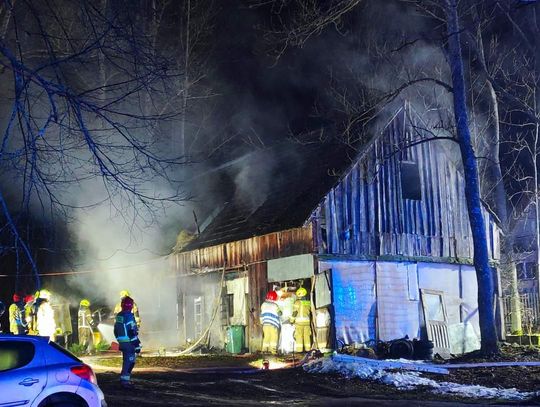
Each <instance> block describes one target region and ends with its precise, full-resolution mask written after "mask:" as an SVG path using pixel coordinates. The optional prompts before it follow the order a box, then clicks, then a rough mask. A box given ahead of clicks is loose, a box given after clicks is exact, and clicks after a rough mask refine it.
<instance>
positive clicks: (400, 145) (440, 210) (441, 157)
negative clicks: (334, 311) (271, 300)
mask: <svg viewBox="0 0 540 407" xmlns="http://www.w3.org/2000/svg"><path fill="white" fill-rule="evenodd" d="M422 132H423V130H422V125H421V123H419V121H418V120H415V118H414V117H413V116H412V115H411V114H410V113H409V111H408V109H406V108H403V109H402V110H401V111H400V112H399V113H398V114H397V115H396V116H395V117H394V119H393V120H392V121H391V122H390V123H389V124H388V126H387V127H386V128H385V130H384V132H383V134H382V135H381V137H378V138H376V139H375V140H374V141H373V142H372V143H371V144H370V145H369V146H368V147H367V148H366V150H365V151H364V153H363V154H362V155H361V157H360V159H359V161H358V162H357V163H356V164H355V165H354V166H353V167H352V168H351V169H350V170H349V172H348V173H347V174H346V175H345V176H344V177H343V178H342V179H341V181H340V182H339V183H338V184H337V185H336V186H335V187H334V188H333V189H332V190H331V191H330V192H329V193H328V194H327V195H326V197H325V198H324V200H323V201H322V202H321V204H320V205H319V207H318V208H317V209H316V210H315V212H314V214H313V217H312V219H313V223H314V225H315V229H316V231H315V242H316V243H315V244H316V246H317V251H318V252H319V253H320V254H345V255H365V256H385V255H386V256H406V257H420V256H422V257H436V258H455V259H470V258H472V257H473V245H472V237H471V231H470V226H469V221H468V215H467V207H466V202H465V192H464V179H463V175H462V172H461V171H460V170H458V169H457V168H456V166H455V165H454V163H453V162H452V160H451V158H450V157H451V156H450V155H449V149H450V148H457V145H454V144H452V142H451V141H440V140H438V141H429V142H423V143H419V144H415V142H416V141H418V140H419V139H421V138H422V137H423V138H426V137H429V138H431V137H432V135H429V134H422ZM413 144H414V145H413ZM450 144H451V145H450ZM404 146H410V147H406V148H404ZM403 161H409V162H414V163H417V164H418V169H419V175H420V183H421V199H420V200H413V199H404V198H403V191H402V184H401V163H402V162H403ZM484 213H485V219H486V229H487V231H488V236H487V238H488V244H489V249H490V255H491V258H494V259H497V258H499V255H498V253H499V241H498V239H499V234H498V228H497V225H496V224H495V223H494V222H493V220H492V219H491V216H490V215H489V214H488V212H487V211H484Z"/></svg>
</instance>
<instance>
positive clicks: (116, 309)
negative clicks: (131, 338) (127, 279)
mask: <svg viewBox="0 0 540 407" xmlns="http://www.w3.org/2000/svg"><path fill="white" fill-rule="evenodd" d="M126 297H130V298H131V299H132V300H133V298H132V297H131V294H130V293H129V291H128V290H122V291H120V302H119V303H118V304H116V306H115V307H114V313H115V314H118V313H119V312H120V311H122V299H124V298H126ZM132 312H133V316H134V317H135V322H136V323H137V328H138V329H140V327H141V317H140V316H139V308H138V307H137V303H136V302H135V301H133V310H132Z"/></svg>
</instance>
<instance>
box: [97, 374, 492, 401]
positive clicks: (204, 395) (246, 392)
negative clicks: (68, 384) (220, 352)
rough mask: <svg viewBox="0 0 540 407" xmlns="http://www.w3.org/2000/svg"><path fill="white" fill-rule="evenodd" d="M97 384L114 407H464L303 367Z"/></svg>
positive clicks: (101, 378) (106, 379) (102, 377)
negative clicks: (314, 372) (128, 384)
mask: <svg viewBox="0 0 540 407" xmlns="http://www.w3.org/2000/svg"><path fill="white" fill-rule="evenodd" d="M98 382H99V386H100V387H101V389H102V390H103V392H104V393H105V397H106V400H107V403H108V405H109V406H110V407H128V406H129V407H134V406H137V407H154V406H208V405H221V406H242V405H246V406H249V405H265V404H272V405H312V406H328V405H336V406H347V405H351V406H352V405H363V406H403V407H405V406H456V405H460V403H458V402H457V400H455V399H450V398H447V399H445V398H440V397H439V398H437V397H435V396H434V395H431V394H429V393H424V392H403V391H398V390H396V389H394V388H391V387H388V386H384V385H380V384H377V383H372V382H365V381H360V380H354V379H352V380H351V379H344V378H341V377H337V376H328V375H311V374H307V373H305V372H304V371H303V370H301V369H299V368H296V369H285V370H274V371H255V372H252V373H234V372H218V373H215V372H211V373H210V372H206V373H193V372H190V373H182V372H155V371H154V372H150V371H146V372H139V373H136V374H135V375H134V376H133V382H134V385H135V388H134V389H133V390H129V391H126V390H124V389H123V388H122V387H120V385H119V383H118V374H117V373H112V372H104V373H99V374H98ZM484 403H485V402H484ZM463 405H465V404H463Z"/></svg>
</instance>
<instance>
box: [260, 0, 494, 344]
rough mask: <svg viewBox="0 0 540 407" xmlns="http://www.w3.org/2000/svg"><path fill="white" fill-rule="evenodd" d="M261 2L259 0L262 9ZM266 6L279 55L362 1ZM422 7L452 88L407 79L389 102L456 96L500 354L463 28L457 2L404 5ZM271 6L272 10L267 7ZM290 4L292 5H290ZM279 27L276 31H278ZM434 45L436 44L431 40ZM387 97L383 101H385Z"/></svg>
mask: <svg viewBox="0 0 540 407" xmlns="http://www.w3.org/2000/svg"><path fill="white" fill-rule="evenodd" d="M260 3H261V2H258V5H260ZM263 3H264V4H263V6H266V7H271V11H272V13H273V22H274V24H275V25H272V28H271V29H270V30H269V33H268V35H269V36H270V38H272V41H273V42H274V43H278V47H277V56H278V57H279V56H281V55H282V54H283V52H284V51H285V49H286V48H287V47H288V46H290V45H296V46H302V45H304V44H305V42H306V41H307V40H308V39H310V38H311V37H313V36H314V35H317V34H319V33H320V32H322V30H324V29H325V28H326V27H328V26H336V27H338V29H339V28H340V23H341V21H342V18H343V17H344V16H345V15H346V14H347V13H349V12H350V11H352V10H356V9H357V8H358V6H361V5H362V4H363V3H364V2H361V1H354V0H349V1H332V2H318V1H316V0H307V1H300V2H294V4H293V5H290V4H289V3H287V2H276V1H273V2H263ZM404 3H411V5H412V6H415V7H416V8H417V9H420V10H421V11H422V12H423V13H424V14H425V15H427V16H429V17H430V18H431V19H432V21H433V28H434V31H435V32H437V33H438V35H439V38H441V39H442V41H441V42H440V46H441V48H442V49H443V50H444V51H445V52H446V56H447V63H448V68H449V70H450V73H451V75H450V78H451V85H448V84H446V83H445V82H444V81H442V80H439V79H437V78H433V77H414V78H408V80H407V81H405V82H404V83H403V84H402V85H401V86H397V87H396V88H395V89H393V91H391V92H388V95H387V96H386V98H388V99H387V100H393V98H394V97H395V95H396V94H400V93H401V92H402V91H404V90H406V89H409V88H410V87H412V86H414V85H417V84H418V83H422V82H426V81H430V82H432V83H436V84H437V86H442V87H444V88H445V89H447V90H451V92H452V94H453V115H454V123H455V124H454V126H455V128H454V129H455V134H456V140H457V142H458V144H459V147H460V152H461V161H462V163H463V168H464V173H465V174H464V175H465V180H466V187H465V193H466V201H467V208H468V213H469V222H470V226H471V231H472V236H473V245H474V265H475V269H476V275H477V280H478V305H479V316H480V329H481V334H482V337H481V350H482V351H483V352H484V353H486V354H491V353H496V352H498V348H497V334H496V328H495V315H494V307H493V305H494V296H495V288H494V275H493V271H492V268H491V266H490V264H489V256H488V248H487V239H486V230H485V224H484V218H483V215H482V205H483V204H482V201H481V197H480V180H479V176H478V162H477V157H476V154H475V151H474V149H473V146H472V139H471V133H470V130H469V126H470V124H469V118H468V106H467V99H466V95H467V93H466V83H465V79H464V69H463V55H462V51H461V42H460V36H461V27H460V24H459V17H458V9H457V4H456V2H455V0H444V1H429V0H427V1H421V0H418V1H417V0H414V1H404ZM269 4H270V6H269ZM287 6H290V7H287ZM276 26H277V27H278V28H274V27H276ZM421 40H422V39H421V38H416V39H415V38H405V39H404V41H403V44H402V45H401V46H399V47H398V48H397V49H396V51H401V50H402V49H404V48H407V47H411V46H414V45H415V44H416V43H417V42H419V41H421ZM432 41H433V40H432ZM384 100H385V98H383V101H384Z"/></svg>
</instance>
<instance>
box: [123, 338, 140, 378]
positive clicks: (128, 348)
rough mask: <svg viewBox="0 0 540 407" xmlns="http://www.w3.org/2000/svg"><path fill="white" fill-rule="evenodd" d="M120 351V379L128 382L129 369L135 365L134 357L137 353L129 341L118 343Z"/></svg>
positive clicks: (129, 376)
mask: <svg viewBox="0 0 540 407" xmlns="http://www.w3.org/2000/svg"><path fill="white" fill-rule="evenodd" d="M120 351H121V352H122V371H121V372H120V381H121V382H129V381H130V379H131V371H132V370H133V368H134V367H135V359H136V358H137V353H136V351H135V345H134V344H133V343H131V342H122V343H120Z"/></svg>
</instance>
